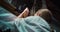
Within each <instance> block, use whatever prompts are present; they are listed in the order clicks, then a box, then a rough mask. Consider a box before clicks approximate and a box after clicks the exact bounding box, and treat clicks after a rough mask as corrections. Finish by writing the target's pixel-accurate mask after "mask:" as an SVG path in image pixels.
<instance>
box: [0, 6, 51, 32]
mask: <svg viewBox="0 0 60 32" xmlns="http://www.w3.org/2000/svg"><path fill="white" fill-rule="evenodd" d="M8 29H10V32H50V26H49V24H48V23H47V22H46V21H45V20H44V19H42V18H41V17H39V16H29V17H26V18H16V16H15V15H13V14H11V13H10V12H8V11H7V10H5V9H4V8H3V7H0V30H2V31H7V30H8Z"/></svg>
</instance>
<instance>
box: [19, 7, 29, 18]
mask: <svg viewBox="0 0 60 32" xmlns="http://www.w3.org/2000/svg"><path fill="white" fill-rule="evenodd" d="M28 14H29V9H28V8H26V9H25V10H24V11H23V12H22V13H21V14H20V15H19V16H18V17H19V18H24V17H27V16H28Z"/></svg>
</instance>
